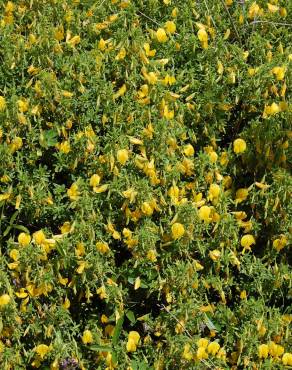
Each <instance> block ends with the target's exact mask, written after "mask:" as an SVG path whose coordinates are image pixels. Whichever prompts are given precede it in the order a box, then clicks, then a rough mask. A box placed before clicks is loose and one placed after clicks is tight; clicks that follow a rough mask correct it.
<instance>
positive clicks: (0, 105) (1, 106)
mask: <svg viewBox="0 0 292 370" xmlns="http://www.w3.org/2000/svg"><path fill="white" fill-rule="evenodd" d="M5 109H6V100H5V98H4V96H1V95H0V112H3V111H4V110H5Z"/></svg>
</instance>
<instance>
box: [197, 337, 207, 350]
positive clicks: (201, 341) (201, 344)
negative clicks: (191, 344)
mask: <svg viewBox="0 0 292 370" xmlns="http://www.w3.org/2000/svg"><path fill="white" fill-rule="evenodd" d="M208 344H209V340H208V339H207V338H200V339H199V340H198V341H197V345H198V347H203V348H207V347H208Z"/></svg>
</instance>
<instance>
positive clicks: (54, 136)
mask: <svg viewBox="0 0 292 370" xmlns="http://www.w3.org/2000/svg"><path fill="white" fill-rule="evenodd" d="M43 135H44V139H45V141H46V144H47V145H48V146H55V145H56V144H57V142H58V132H57V131H55V130H47V131H45V132H44V133H43Z"/></svg>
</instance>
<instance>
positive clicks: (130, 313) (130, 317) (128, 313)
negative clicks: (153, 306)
mask: <svg viewBox="0 0 292 370" xmlns="http://www.w3.org/2000/svg"><path fill="white" fill-rule="evenodd" d="M126 316H127V318H128V319H129V320H130V321H131V323H132V324H135V322H136V319H135V315H134V312H133V311H127V312H126Z"/></svg>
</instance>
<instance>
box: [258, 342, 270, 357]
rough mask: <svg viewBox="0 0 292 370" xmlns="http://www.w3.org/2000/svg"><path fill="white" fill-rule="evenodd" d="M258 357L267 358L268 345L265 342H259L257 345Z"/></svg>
mask: <svg viewBox="0 0 292 370" xmlns="http://www.w3.org/2000/svg"><path fill="white" fill-rule="evenodd" d="M258 354H259V358H267V357H268V355H269V347H268V345H267V344H260V345H259V347H258Z"/></svg>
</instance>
